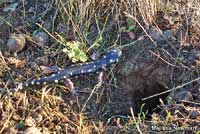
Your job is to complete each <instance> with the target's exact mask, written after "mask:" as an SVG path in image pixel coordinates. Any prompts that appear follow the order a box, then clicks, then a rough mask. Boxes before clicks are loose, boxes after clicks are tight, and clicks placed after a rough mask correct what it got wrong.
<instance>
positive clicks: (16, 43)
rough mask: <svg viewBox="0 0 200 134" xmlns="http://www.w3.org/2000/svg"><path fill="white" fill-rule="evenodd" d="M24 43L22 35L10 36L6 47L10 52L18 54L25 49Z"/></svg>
mask: <svg viewBox="0 0 200 134" xmlns="http://www.w3.org/2000/svg"><path fill="white" fill-rule="evenodd" d="M25 43H26V39H25V35H24V34H11V35H10V38H9V39H8V41H7V47H8V48H9V50H10V51H11V52H20V51H22V49H23V48H24V47H25Z"/></svg>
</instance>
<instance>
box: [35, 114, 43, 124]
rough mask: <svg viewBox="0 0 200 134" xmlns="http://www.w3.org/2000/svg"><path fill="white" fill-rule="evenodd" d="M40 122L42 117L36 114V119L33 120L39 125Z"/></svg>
mask: <svg viewBox="0 0 200 134" xmlns="http://www.w3.org/2000/svg"><path fill="white" fill-rule="evenodd" d="M42 120H43V117H42V115H41V114H37V115H36V118H35V121H36V123H40V122H41V121H42Z"/></svg>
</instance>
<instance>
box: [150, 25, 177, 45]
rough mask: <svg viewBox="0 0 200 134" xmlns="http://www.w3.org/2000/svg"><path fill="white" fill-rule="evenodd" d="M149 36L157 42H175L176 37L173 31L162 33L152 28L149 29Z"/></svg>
mask: <svg viewBox="0 0 200 134" xmlns="http://www.w3.org/2000/svg"><path fill="white" fill-rule="evenodd" d="M149 35H150V36H151V37H152V38H153V39H154V40H155V41H158V42H160V41H164V40H169V39H172V40H175V37H174V36H173V31H172V30H166V31H164V32H163V31H161V30H158V28H156V27H151V28H150V29H149Z"/></svg>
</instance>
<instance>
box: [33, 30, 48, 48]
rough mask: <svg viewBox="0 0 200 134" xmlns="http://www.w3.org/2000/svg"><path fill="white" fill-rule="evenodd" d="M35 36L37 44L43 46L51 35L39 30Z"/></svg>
mask: <svg viewBox="0 0 200 134" xmlns="http://www.w3.org/2000/svg"><path fill="white" fill-rule="evenodd" d="M33 38H34V40H35V41H36V42H37V45H39V46H40V47H43V46H44V45H45V43H47V41H48V39H49V35H48V34H47V33H45V32H38V33H37V34H36V35H34V37H33Z"/></svg>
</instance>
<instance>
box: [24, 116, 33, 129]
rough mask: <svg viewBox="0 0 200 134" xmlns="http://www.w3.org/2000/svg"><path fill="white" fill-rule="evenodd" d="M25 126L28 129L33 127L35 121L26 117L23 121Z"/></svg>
mask: <svg viewBox="0 0 200 134" xmlns="http://www.w3.org/2000/svg"><path fill="white" fill-rule="evenodd" d="M25 125H26V126H29V127H32V126H35V120H34V119H33V118H32V117H28V118H26V120H25Z"/></svg>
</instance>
